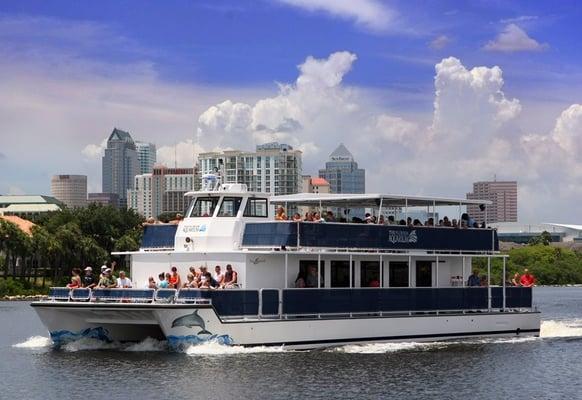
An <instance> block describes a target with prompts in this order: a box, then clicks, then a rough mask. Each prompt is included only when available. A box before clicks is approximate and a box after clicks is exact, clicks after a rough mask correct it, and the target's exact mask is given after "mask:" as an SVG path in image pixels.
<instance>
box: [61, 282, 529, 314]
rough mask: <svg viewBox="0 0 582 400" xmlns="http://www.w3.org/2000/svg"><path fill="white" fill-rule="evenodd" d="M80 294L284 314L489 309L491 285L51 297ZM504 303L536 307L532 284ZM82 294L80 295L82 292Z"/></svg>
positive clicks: (495, 298)
mask: <svg viewBox="0 0 582 400" xmlns="http://www.w3.org/2000/svg"><path fill="white" fill-rule="evenodd" d="M77 290H81V291H89V295H88V296H87V293H86V292H83V293H80V292H79V293H78V294H79V295H82V297H85V296H87V299H89V298H90V299H91V300H92V301H102V302H114V301H117V302H137V303H140V302H148V303H151V302H156V303H157V302H161V303H182V304H193V305H194V304H208V305H212V306H213V307H214V309H215V310H216V313H217V314H218V315H219V316H220V317H227V318H228V317H241V316H242V317H244V316H254V317H257V316H265V317H273V316H275V317H281V318H282V317H285V316H297V315H318V316H322V315H326V314H378V313H380V314H381V313H409V312H465V311H473V310H487V309H489V288H487V287H464V288H353V289H343V288H337V289H261V290H240V289H227V290H204V289H182V290H179V291H175V290H173V289H171V290H164V289H160V290H158V292H159V294H157V295H154V292H155V291H154V290H153V289H93V290H89V289H73V290H71V289H68V288H51V289H50V294H49V299H50V300H51V301H70V300H73V301H80V300H77V299H75V298H74V296H73V293H74V292H75V291H77ZM505 293H506V296H505V308H506V309H526V308H531V307H532V288H524V287H508V288H506V291H505ZM80 297H81V296H80ZM491 309H493V310H499V309H503V288H502V287H491Z"/></svg>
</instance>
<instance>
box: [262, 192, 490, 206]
mask: <svg viewBox="0 0 582 400" xmlns="http://www.w3.org/2000/svg"><path fill="white" fill-rule="evenodd" d="M380 202H382V208H384V207H405V206H408V207H426V206H432V205H435V206H458V205H467V204H477V205H479V204H484V205H490V204H492V202H491V201H489V200H467V199H452V198H444V197H424V196H407V195H393V194H338V193H333V194H327V193H319V194H318V193H298V194H290V195H284V196H272V197H271V203H273V204H285V203H286V204H294V205H297V206H318V205H320V204H321V205H325V206H329V207H350V208H357V207H379V206H380Z"/></svg>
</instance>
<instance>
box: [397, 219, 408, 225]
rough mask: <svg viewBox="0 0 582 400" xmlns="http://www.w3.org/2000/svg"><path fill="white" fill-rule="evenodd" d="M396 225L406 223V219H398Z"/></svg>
mask: <svg viewBox="0 0 582 400" xmlns="http://www.w3.org/2000/svg"><path fill="white" fill-rule="evenodd" d="M398 225H406V221H405V220H403V219H401V220H400V221H398Z"/></svg>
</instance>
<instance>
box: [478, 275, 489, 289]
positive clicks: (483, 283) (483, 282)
mask: <svg viewBox="0 0 582 400" xmlns="http://www.w3.org/2000/svg"><path fill="white" fill-rule="evenodd" d="M479 286H488V284H487V275H483V276H482V277H481V281H480V282H479Z"/></svg>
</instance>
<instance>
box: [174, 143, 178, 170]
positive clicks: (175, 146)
mask: <svg viewBox="0 0 582 400" xmlns="http://www.w3.org/2000/svg"><path fill="white" fill-rule="evenodd" d="M174 168H178V143H177V142H174Z"/></svg>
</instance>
